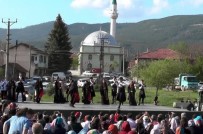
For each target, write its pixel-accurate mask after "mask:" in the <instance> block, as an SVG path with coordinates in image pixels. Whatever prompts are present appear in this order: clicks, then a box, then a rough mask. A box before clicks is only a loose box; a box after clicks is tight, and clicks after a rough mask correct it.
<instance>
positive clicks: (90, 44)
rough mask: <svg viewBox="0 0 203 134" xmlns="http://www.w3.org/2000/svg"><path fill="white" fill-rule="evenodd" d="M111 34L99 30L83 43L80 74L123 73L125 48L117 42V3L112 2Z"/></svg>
mask: <svg viewBox="0 0 203 134" xmlns="http://www.w3.org/2000/svg"><path fill="white" fill-rule="evenodd" d="M110 16H111V23H110V34H109V33H107V32H105V31H102V30H99V31H95V32H93V33H91V34H89V35H88V36H87V37H86V38H85V39H84V40H83V41H82V42H81V46H80V52H79V57H78V59H79V68H78V71H79V74H82V73H83V72H84V71H90V72H93V73H101V72H109V73H112V72H116V73H120V72H122V70H121V69H122V65H123V59H124V58H123V50H124V49H123V48H122V47H121V46H119V45H118V42H117V41H116V38H115V37H116V36H115V35H116V19H117V18H118V13H117V1H116V0H112V5H111V12H110Z"/></svg>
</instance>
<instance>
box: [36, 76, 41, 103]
mask: <svg viewBox="0 0 203 134" xmlns="http://www.w3.org/2000/svg"><path fill="white" fill-rule="evenodd" d="M39 91H40V82H39V80H37V81H36V83H35V102H37V103H39Z"/></svg>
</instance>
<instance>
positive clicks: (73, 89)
mask: <svg viewBox="0 0 203 134" xmlns="http://www.w3.org/2000/svg"><path fill="white" fill-rule="evenodd" d="M69 95H70V96H71V100H70V106H71V107H75V106H74V105H75V103H76V102H79V101H80V96H79V92H78V86H77V83H76V82H75V81H74V80H70V86H69Z"/></svg>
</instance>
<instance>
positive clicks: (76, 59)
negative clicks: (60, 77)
mask: <svg viewBox="0 0 203 134" xmlns="http://www.w3.org/2000/svg"><path fill="white" fill-rule="evenodd" d="M78 65H79V61H78V57H77V56H75V57H73V59H72V69H77V67H78Z"/></svg>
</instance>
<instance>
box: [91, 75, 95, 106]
mask: <svg viewBox="0 0 203 134" xmlns="http://www.w3.org/2000/svg"><path fill="white" fill-rule="evenodd" d="M94 84H95V82H94V80H93V78H92V77H90V89H91V97H92V100H91V101H92V103H93V98H94V97H95V96H96V95H95V91H94Z"/></svg>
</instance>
